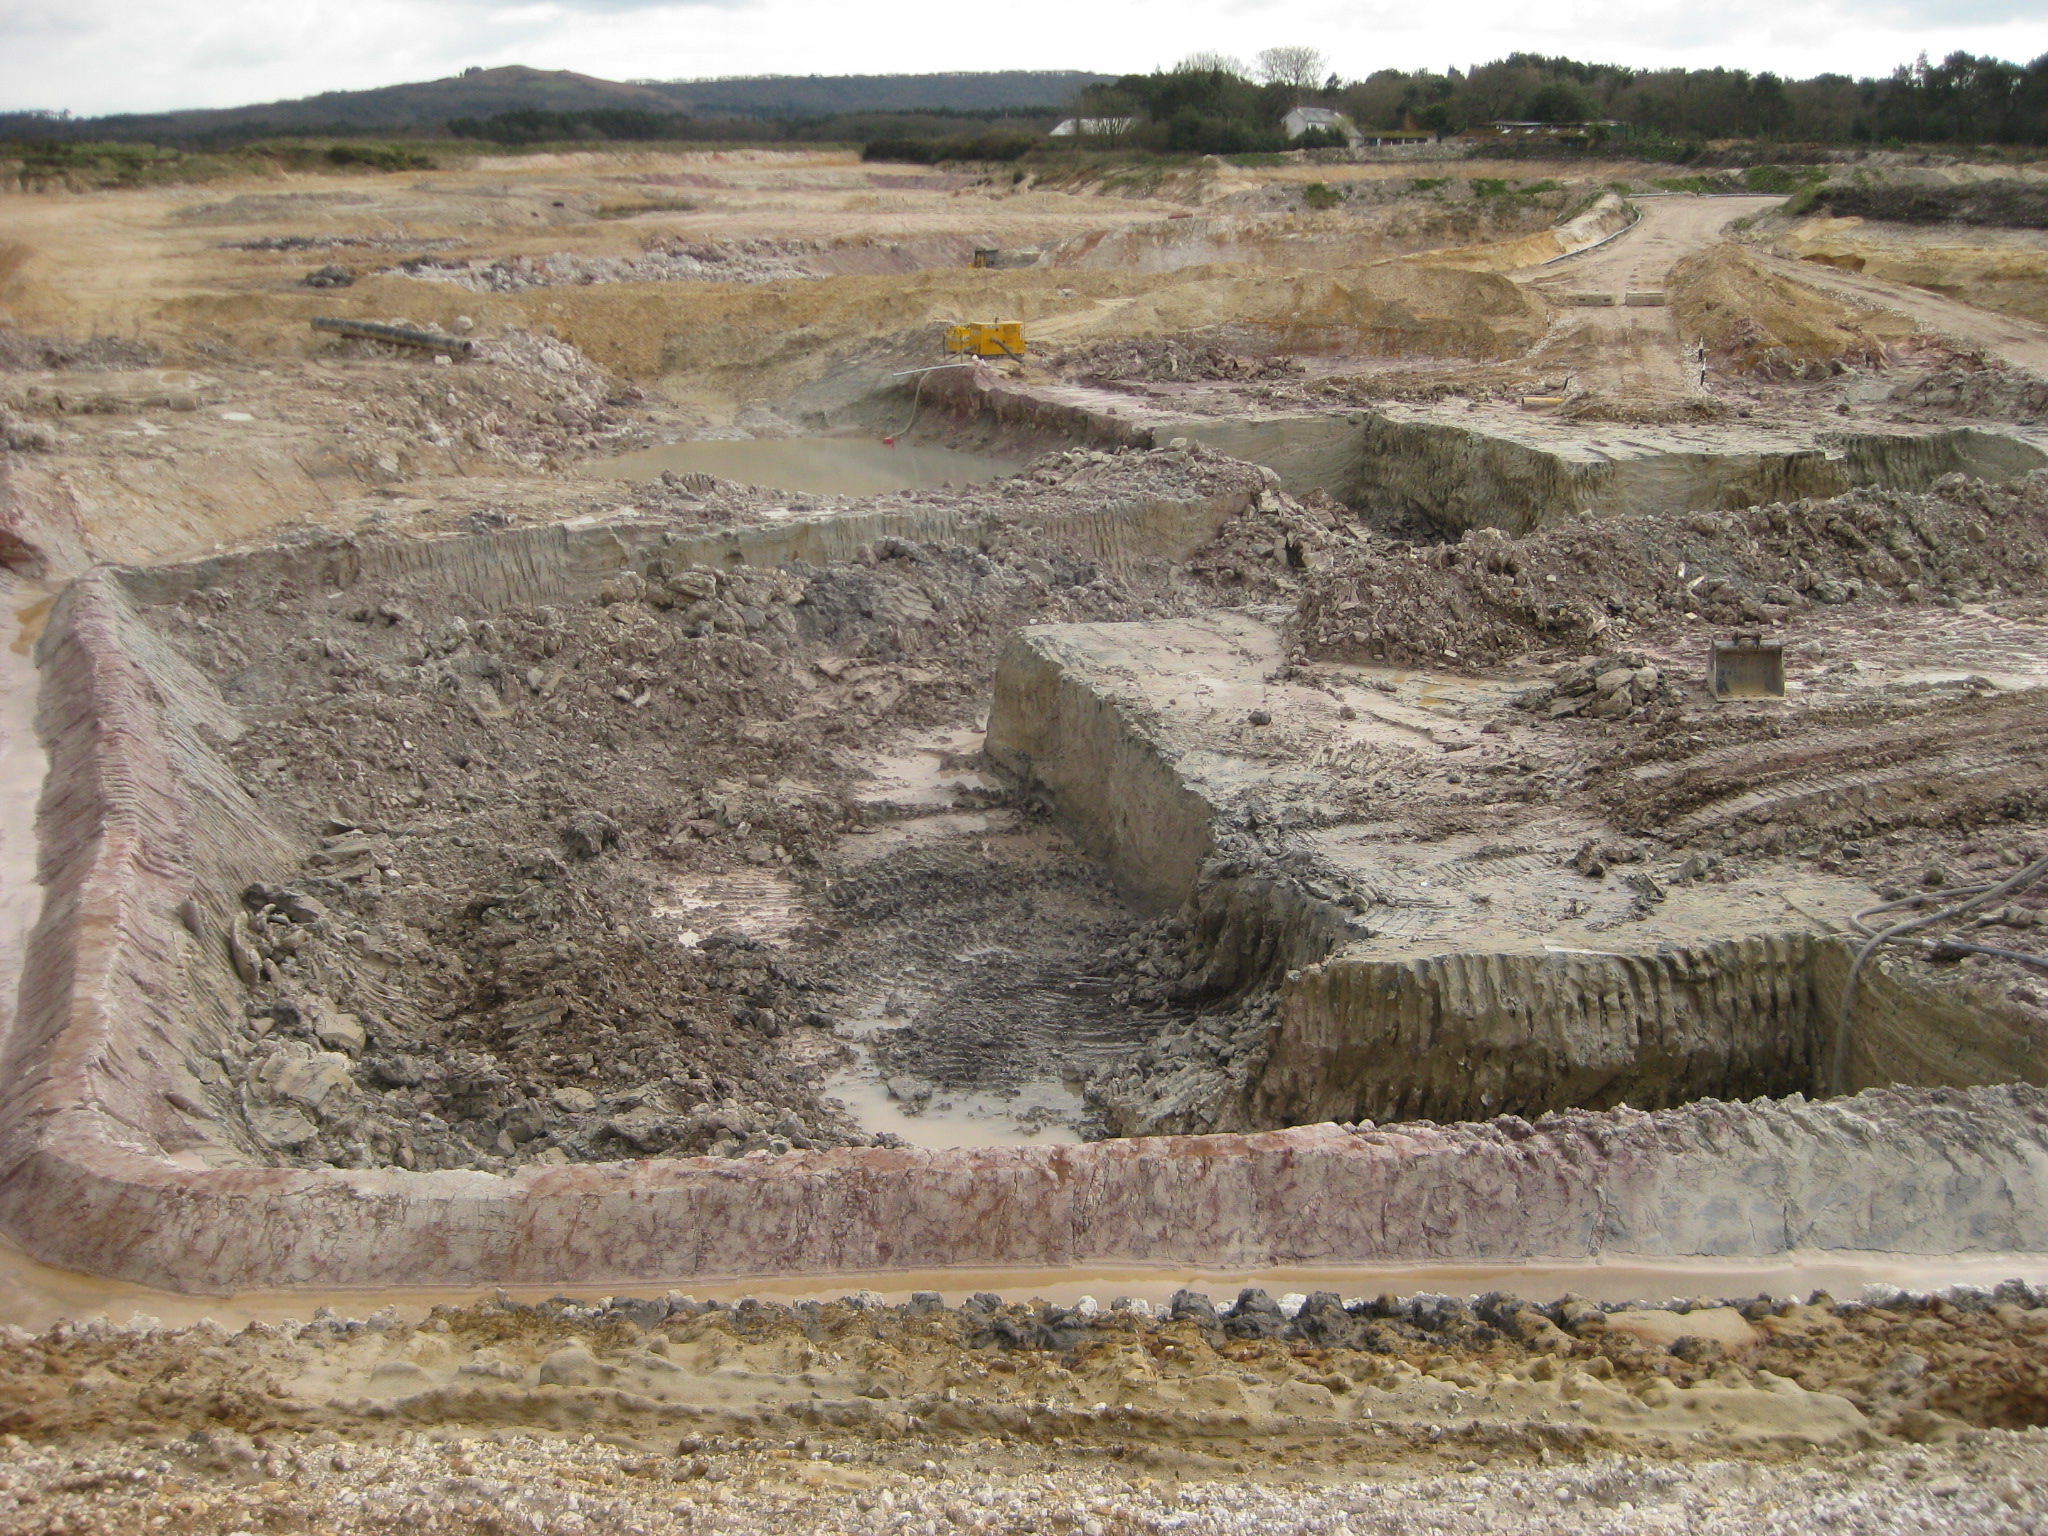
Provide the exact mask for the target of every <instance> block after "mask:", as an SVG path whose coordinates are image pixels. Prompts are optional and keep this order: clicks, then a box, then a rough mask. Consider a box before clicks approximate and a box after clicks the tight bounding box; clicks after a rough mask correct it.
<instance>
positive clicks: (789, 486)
mask: <svg viewBox="0 0 2048 1536" xmlns="http://www.w3.org/2000/svg"><path fill="white" fill-rule="evenodd" d="M1019 467H1020V461H1018V460H1015V459H1003V458H993V457H990V456H989V455H986V454H979V453H966V452H962V451H961V450H959V449H957V448H947V447H940V446H936V445H931V444H912V443H900V444H894V445H892V444H890V443H886V442H881V441H877V440H876V439H873V438H858V437H812V438H746V439H736V440H730V441H727V440H718V441H701V442H686V443H668V444H664V445H663V446H661V447H658V448H642V449H639V450H636V451H635V452H632V453H628V454H623V455H621V456H620V457H618V458H615V459H609V460H604V461H601V462H599V463H596V464H593V465H591V466H589V467H588V469H587V471H586V472H587V473H589V474H593V475H605V476H615V477H617V478H619V479H624V480H658V479H660V478H661V477H662V476H663V475H665V474H676V475H692V474H694V475H712V476H715V477H717V478H718V479H721V480H730V481H734V482H736V483H738V484H741V485H755V486H763V487H766V488H769V489H773V490H780V491H801V492H808V493H811V494H814V495H820V496H879V495H881V494H883V493H884V492H888V491H912V490H925V489H931V488H936V487H939V486H954V485H978V484H981V483H983V482H985V481H989V480H1000V479H1001V478H1003V476H1005V475H1010V474H1015V473H1016V472H1017V470H1018V468H1019Z"/></svg>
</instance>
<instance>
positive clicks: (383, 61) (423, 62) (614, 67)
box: [0, 0, 2048, 113]
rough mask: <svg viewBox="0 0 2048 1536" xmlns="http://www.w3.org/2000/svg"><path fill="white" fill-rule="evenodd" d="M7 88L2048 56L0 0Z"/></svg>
mask: <svg viewBox="0 0 2048 1536" xmlns="http://www.w3.org/2000/svg"><path fill="white" fill-rule="evenodd" d="M0 40H4V42H0V106H16V107H60V106H61V107H70V108H72V109H73V110H75V111H80V112H94V113H98V112H117V111H149V110H158V109H163V108H169V107H181V106H229V105H236V104H239V103H243V102H256V101H270V100H276V99H279V98H282V97H291V96H300V95H309V94H312V93H314V92H318V91H324V90H350V89H361V88H363V87H367V86H374V85H389V84H395V83H397V82H400V81H404V80H419V79H431V78H434V77H437V76H440V75H446V74H449V73H452V72H454V71H455V70H458V69H460V68H462V67H464V66H465V65H469V64H485V65H490V64H507V63H522V64H530V65H533V66H535V67H536V68H541V69H575V70H581V71H584V72H586V73H590V74H596V75H604V76H608V77H611V78H615V79H623V78H645V77H654V78H664V79H666V78H677V77H687V76H699V75H732V74H768V73H778V74H841V73H856V72H858V73H882V72H897V71H909V72H919V71H930V70H952V69H1001V68H1031V69H1046V68H1068V69H1098V70H1104V71H1108V72H1113V73H1114V72H1122V71H1125V70H1145V69H1149V68H1152V67H1153V66H1155V65H1163V64H1170V63H1172V62H1173V61H1174V60H1175V59H1177V58H1180V57H1182V56H1184V55H1186V54H1188V53H1191V52H1194V51H1196V50H1201V49H1212V50H1216V51H1219V52H1224V53H1233V54H1237V55H1240V56H1245V57H1249V56H1251V55H1253V54H1256V53H1257V52H1258V50H1259V49H1261V48H1264V47H1268V46H1271V45H1272V44H1274V43H1307V44H1310V45H1312V46H1314V47H1317V48H1320V49H1322V51H1323V52H1324V53H1325V54H1327V55H1328V56H1329V58H1330V59H1331V61H1332V63H1333V65H1334V66H1335V67H1336V68H1337V69H1338V70H1339V71H1340V72H1342V73H1344V74H1346V75H1362V74H1366V73H1369V72H1370V71H1372V70H1374V69H1379V68H1386V67H1390V66H1391V67H1395V68H1415V67H1419V66H1428V67H1431V68H1438V69H1441V68H1444V67H1446V66H1449V65H1454V64H1455V65H1459V66H1464V65H1469V64H1475V63H1483V62H1485V61H1486V60H1488V59H1494V58H1499V57H1501V56H1502V55H1503V54H1507V53H1511V52H1515V51H1529V52H1538V53H1546V54H1568V55H1571V56H1572V57H1575V58H1580V59H1586V60H1591V61H1600V62H1613V63H1621V64H1632V65H1639V66H1665V65H1676V64H1683V65H1692V66H1707V65H1715V64H1721V65H1727V66H1729V67H1733V68H1743V69H1749V70H1752V71H1757V70H1765V69H1770V70H1775V71H1777V72H1778V73H1780V74H1787V75H1810V74H1815V73H1819V72H1821V71H1828V70H1831V71H1838V72H1843V73H1850V74H1883V73H1886V72H1889V71H1890V70H1891V69H1892V68H1893V67H1894V66H1896V65H1898V64H1901V63H1904V62H1907V61H1909V60H1910V59H1912V58H1913V57H1914V56H1915V55H1916V54H1918V53H1920V52H1922V51H1923V50H1924V51H1926V52H1928V53H1930V54H1932V55H1934V56H1936V57H1940V56H1941V55H1943V54H1946V53H1949V52H1951V51H1953V50H1955V49H1958V48H1961V49H1966V50H1968V51H1970V52H1973V53H1988V54H1996V55H2000V56H2003V57H2006V58H2013V59H2019V60H2022V61H2024V60H2027V59H2031V58H2034V57H2036V56H2038V55H2040V54H2042V53H2048V18H2044V16H2043V14H2042V8H2041V6H2040V3H2039V0H1818V3H1810V4H1806V5H1802V6H1796V7H1795V6H1787V5H1784V4H1783V3H1782V0H1723V3H1721V4H1717V5H1714V6H1711V7H1709V6H1674V5H1670V4H1668V3H1664V4H1648V3H1644V0H1552V3H1547V4H1543V5H1537V4H1534V3H1532V0H1466V3H1464V4H1462V5H1460V6H1457V7H1455V8H1453V7H1448V6H1434V7H1432V6H1416V5H1413V4H1395V3H1392V0H1358V3H1333V0H1320V3H1318V0H1311V3H1309V4H1307V5H1302V4H1299V3H1292V4H1287V5H1281V4H1278V3H1272V0H1172V3H1170V0H1127V3H1125V4H1123V5H1119V6H1113V7H1112V6H1103V5H1100V4H1097V3H1093V0H1039V3H1037V4H1035V5H1034V6H1032V7H1031V8H1030V10H1029V13H1028V17H1027V16H1025V15H1022V14H1020V13H1019V12H1018V10H1017V9H1016V8H1015V7H974V6H963V5H961V4H960V3H959V0H900V3H893V4H890V5H887V6H880V5H872V4H870V5H858V4H856V5H848V4H845V3H843V0H697V3H678V0H534V3H529V4H502V3H498V4H493V3H491V0H153V3H150V4H141V3H136V0H0Z"/></svg>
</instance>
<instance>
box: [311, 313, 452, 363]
mask: <svg viewBox="0 0 2048 1536" xmlns="http://www.w3.org/2000/svg"><path fill="white" fill-rule="evenodd" d="M313 329H314V330H316V331H331V332H332V333H334V334H335V335H337V336H359V337H362V338H363V339H364V340H367V341H389V342H395V343H396V344H397V345H399V346H401V347H424V348H426V349H427V350H428V351H430V352H446V353H447V354H448V355H449V356H451V357H468V356H469V355H470V354H471V353H473V352H475V351H476V343H475V342H473V341H466V340H464V339H463V338H462V337H460V336H443V335H441V334H440V333H439V332H437V331H416V330H414V329H412V327H410V326H405V325H379V324H378V323H377V322H376V321H374V320H337V319H335V318H334V317H332V316H330V315H316V316H315V317H314V319H313Z"/></svg>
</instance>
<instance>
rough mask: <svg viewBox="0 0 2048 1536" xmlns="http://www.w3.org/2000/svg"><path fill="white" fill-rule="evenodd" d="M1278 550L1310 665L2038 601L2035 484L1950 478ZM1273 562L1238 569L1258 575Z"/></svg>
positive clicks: (1327, 540) (2046, 533)
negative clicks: (1925, 606) (1674, 512)
mask: <svg viewBox="0 0 2048 1536" xmlns="http://www.w3.org/2000/svg"><path fill="white" fill-rule="evenodd" d="M1245 532H1246V533H1248V532H1249V530H1246V531H1245ZM1266 542H1267V545H1268V547H1270V546H1271V542H1272V541H1271V540H1267V541H1266ZM1283 545H1284V548H1285V549H1287V550H1289V551H1291V554H1289V555H1288V557H1287V558H1288V559H1289V560H1290V561H1291V562H1292V563H1293V564H1295V565H1297V566H1301V565H1306V567H1307V574H1306V575H1305V576H1303V577H1302V578H1301V585H1302V589H1303V590H1302V595H1301V600H1300V615H1299V621H1298V622H1299V630H1298V635H1299V639H1300V642H1301V644H1302V646H1303V647H1304V649H1305V650H1306V652H1307V653H1308V654H1310V655H1313V656H1321V657H1328V658H1332V659H1345V660H1407V661H1420V660H1425V659H1427V660H1432V661H1441V660H1444V659H1446V658H1448V659H1452V660H1456V661H1460V662H1463V663H1466V664H1469V665H1477V666H1487V665H1493V664H1498V663H1501V662H1504V661H1507V660H1509V659H1512V658H1516V657H1526V656H1530V655H1532V654H1534V653H1540V652H1544V651H1546V650H1552V649H1558V648H1561V649H1563V650H1566V651H1573V652H1583V651H1588V650H1592V649H1594V648H1596V647H1601V646H1610V645H1613V644H1615V643H1617V642H1619V641H1622V640H1624V639H1626V638H1627V637H1628V636H1629V635H1630V634H1632V633H1634V632H1636V631H1639V630H1644V629H1652V628H1664V627H1667V626H1669V625H1671V624H1672V623H1673V622H1675V621H1679V620H1683V619H1684V618H1685V616H1686V615H1688V614H1694V615H1697V616H1698V617H1699V618H1700V619H1702V620H1704V621H1706V622H1707V623H1708V624H1714V625H1729V624H1735V623H1742V622H1747V623H1751V624H1755V623H1760V622H1765V621H1769V620H1773V619H1782V618H1784V617H1786V616H1788V615H1790V614H1794V613H1800V612H1805V611H1808V610H1811V609H1813V608H1815V607H1816V606H1818V607H1821V608H1827V607H1841V606H1843V605H1849V604H1871V603H1876V604H1882V605H1891V604H1897V603H1908V604H1911V603H1927V602H1951V603H1953V602H1965V601H1972V600H1977V599H1983V598H1988V597H1993V596H1996V595H2000V594H2005V595H2014V594H2019V593H2027V592H2033V591H2036V590H2038V588H2039V584H2040V577H2039V574H2038V573H2039V570H2040V568H2041V565H2042V562H2043V560H2044V558H2048V477H2043V476H2041V475H2038V474H2037V475H2033V476H2030V477H2028V479H2026V480H2025V481H2022V482H2018V483H2015V484H2011V485H1989V484H1985V483H1984V482H1981V481H1975V480H1970V479H1967V478H1965V477H1963V476H1961V475H1952V476H1949V477H1947V478H1945V479H1943V480H1942V481H1940V482H1938V483H1937V484H1936V485H1935V487H1934V488H1933V489H1932V490H1930V491H1928V492H1925V493H1916V492H1907V491H1887V490H1878V489H1874V488H1865V489H1858V490H1854V491H1850V492H1848V493H1847V494H1845V495H1842V496H1837V497H1832V498H1829V499H1826V500H1803V501H1798V502H1793V503H1783V502H1780V503H1775V504H1773V505H1770V506H1764V507H1752V508H1749V509H1748V510H1746V511H1740V512H1694V513H1691V514H1689V515H1687V516H1685V517H1681V518H1673V517H1666V516H1662V515H1650V514H1641V515H1630V516H1617V517H1605V518H1600V519H1597V520H1596V519H1587V520H1583V521H1580V522H1576V523H1570V524H1565V525H1561V526H1558V527H1553V528H1547V529H1544V530H1542V531H1540V532H1537V533H1534V534H1531V535H1530V536H1529V537H1527V538H1523V539H1512V538H1509V537H1507V536H1506V535H1505V534H1502V533H1500V532H1498V531H1497V530H1494V529H1475V530H1473V531H1471V532H1469V533H1467V534H1466V535H1465V536H1464V538H1463V539H1462V540H1460V541H1459V542H1458V543H1456V544H1444V545H1438V546H1435V547H1433V548H1420V547H1416V546H1413V545H1406V544H1401V543H1392V542H1384V541H1379V540H1375V539H1374V538H1372V537H1371V536H1369V535H1368V536H1365V537H1362V538H1361V537H1359V536H1358V535H1357V534H1353V533H1345V534H1342V535H1339V534H1338V533H1337V531H1336V530H1334V529H1333V528H1331V527H1330V526H1329V525H1328V524H1327V522H1325V521H1324V519H1322V518H1318V517H1316V516H1315V515H1313V513H1308V514H1306V515H1302V516H1298V517H1295V518H1293V519H1291V520H1289V522H1288V527H1287V533H1286V537H1285V539H1284V540H1283ZM1271 563H1272V562H1271V561H1270V560H1267V561H1261V562H1256V563H1253V564H1249V565H1244V566H1243V567H1242V568H1244V569H1247V570H1249V571H1254V572H1259V573H1261V574H1265V573H1266V572H1268V571H1269V570H1270V566H1271Z"/></svg>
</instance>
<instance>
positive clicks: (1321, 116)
mask: <svg viewBox="0 0 2048 1536" xmlns="http://www.w3.org/2000/svg"><path fill="white" fill-rule="evenodd" d="M1280 126H1281V127H1282V128H1284V129H1286V130H1287V137H1288V138H1290V139H1298V138H1300V137H1301V136H1302V135H1303V134H1304V133H1307V132H1308V131H1309V130H1310V129H1311V128H1324V129H1333V130H1335V131H1336V132H1338V133H1341V134H1343V135H1344V142H1345V143H1347V144H1349V145H1350V146H1351V147H1352V148H1353V149H1356V148H1358V146H1359V144H1360V143H1361V142H1362V141H1363V139H1364V135H1363V134H1361V133H1360V132H1359V131H1358V130H1357V129H1356V128H1354V127H1353V126H1352V125H1351V119H1350V118H1348V117H1346V116H1345V115H1344V114H1343V113H1342V112H1338V111H1335V110H1333V109H1332V108H1329V107H1296V108H1295V109H1294V110H1293V111H1292V112H1289V113H1288V114H1287V115H1286V116H1285V117H1283V118H1281V119H1280Z"/></svg>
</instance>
